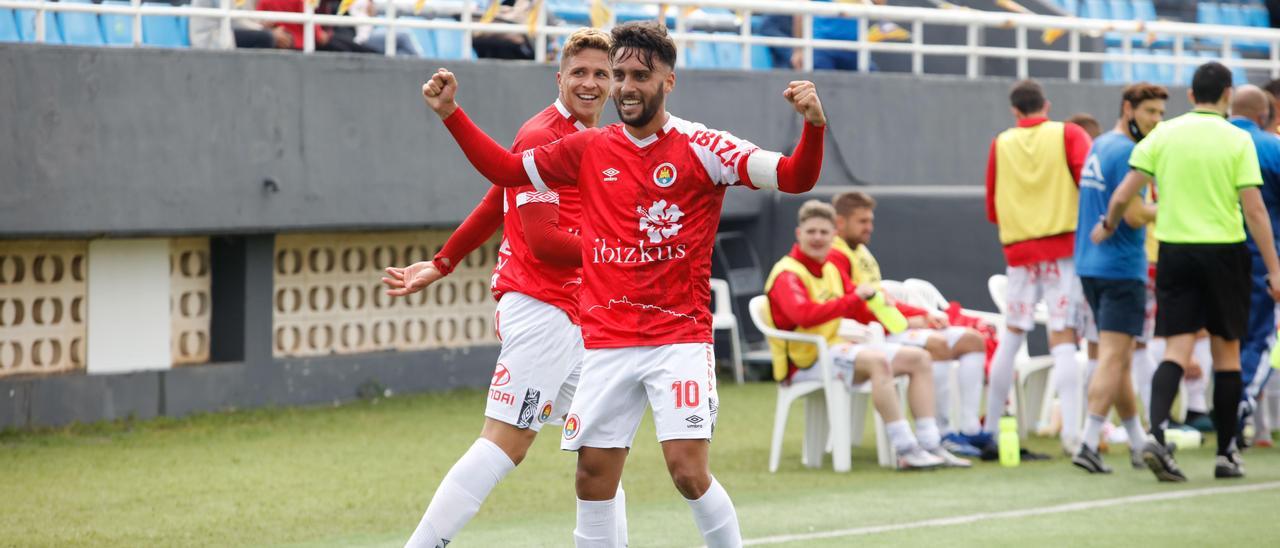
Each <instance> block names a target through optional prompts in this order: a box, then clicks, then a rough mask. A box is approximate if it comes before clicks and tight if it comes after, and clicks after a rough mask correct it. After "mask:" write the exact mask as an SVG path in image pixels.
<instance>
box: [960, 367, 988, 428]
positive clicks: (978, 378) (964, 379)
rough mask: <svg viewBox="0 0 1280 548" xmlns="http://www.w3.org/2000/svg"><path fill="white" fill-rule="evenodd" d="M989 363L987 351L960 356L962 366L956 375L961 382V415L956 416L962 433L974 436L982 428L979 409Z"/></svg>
mask: <svg viewBox="0 0 1280 548" xmlns="http://www.w3.org/2000/svg"><path fill="white" fill-rule="evenodd" d="M986 365H987V353H986V352H970V353H968V354H965V355H963V356H960V368H959V369H957V370H956V377H957V378H958V379H957V380H959V381H960V382H958V383H957V384H959V385H960V386H959V392H960V394H959V396H960V416H959V417H957V418H956V423H957V424H956V426H957V427H958V428H957V429H958V430H960V433H961V434H965V435H969V436H972V435H974V434H977V433H978V432H980V431H981V430H982V423H981V422H979V421H978V411H980V409H979V408H980V407H982V381H983V378H984V377H986V376H987V372H986V370H985V369H984V368H985V367H986Z"/></svg>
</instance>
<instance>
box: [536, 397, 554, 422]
mask: <svg viewBox="0 0 1280 548" xmlns="http://www.w3.org/2000/svg"><path fill="white" fill-rule="evenodd" d="M550 418H551V402H547V403H544V404H542V412H541V413H539V414H538V422H547V420H548V419H550Z"/></svg>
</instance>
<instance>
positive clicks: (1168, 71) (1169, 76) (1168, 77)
mask: <svg viewBox="0 0 1280 548" xmlns="http://www.w3.org/2000/svg"><path fill="white" fill-rule="evenodd" d="M1152 51H1153V52H1154V53H1155V54H1156V55H1157V56H1160V57H1168V58H1170V60H1172V58H1173V52H1171V51H1169V50H1167V49H1157V50H1152ZM1174 72H1175V70H1174V66H1173V63H1165V64H1157V65H1156V81H1155V83H1157V84H1164V85H1168V86H1171V85H1173V84H1174V83H1175V82H1174V81H1173V73H1174Z"/></svg>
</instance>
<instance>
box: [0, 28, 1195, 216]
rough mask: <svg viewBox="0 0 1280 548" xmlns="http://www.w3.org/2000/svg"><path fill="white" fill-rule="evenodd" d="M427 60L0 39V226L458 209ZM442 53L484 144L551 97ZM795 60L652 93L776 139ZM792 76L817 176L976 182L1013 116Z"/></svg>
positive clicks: (1069, 94)
mask: <svg viewBox="0 0 1280 548" xmlns="http://www.w3.org/2000/svg"><path fill="white" fill-rule="evenodd" d="M434 68H435V64H433V63H430V62H428V61H420V60H406V59H386V58H384V57H380V56H373V55H365V56H343V55H314V56H310V57H306V58H303V57H300V56H298V55H296V54H293V53H289V52H270V51H267V52H249V51H238V52H205V51H173V50H160V49H141V48H139V49H90V48H66V47H51V46H36V45H29V44H5V45H0V74H5V75H15V77H11V78H9V77H7V78H0V127H2V128H4V130H3V131H0V188H3V189H4V192H2V193H0V237H29V236H36V235H54V236H84V235H95V234H111V235H129V234H156V233H160V234H175V233H198V234H208V233H226V232H235V233H239V232H277V231H287V230H300V229H331V228H373V227H379V228H391V227H409V226H423V225H436V226H448V225H452V224H456V223H457V222H458V221H460V220H461V219H462V218H463V216H464V215H465V214H466V213H467V212H468V211H470V209H471V206H472V205H474V203H475V202H476V201H477V200H478V199H479V197H480V196H481V195H483V193H484V191H485V188H486V187H487V183H486V182H484V181H482V180H481V179H480V178H479V177H478V176H477V175H476V174H475V173H474V172H473V171H472V168H471V167H470V166H469V165H468V164H467V162H466V161H465V159H464V157H463V156H462V154H461V153H460V152H459V151H458V149H457V146H456V145H455V144H454V143H453V141H452V139H451V138H450V137H449V136H448V134H447V133H446V132H445V131H444V130H443V128H442V126H441V125H440V123H439V121H438V120H436V119H435V117H434V116H433V115H432V114H430V112H429V111H428V110H427V109H426V108H425V107H424V106H423V105H422V102H421V98H420V96H419V94H420V86H421V82H422V81H423V79H424V77H425V76H426V75H427V74H429V73H430V71H431V70H433V69H434ZM452 68H453V69H455V70H456V72H457V73H458V75H459V78H460V81H461V84H462V93H463V95H462V99H461V102H462V103H463V104H464V105H466V106H467V107H468V108H469V111H470V112H471V114H472V116H473V118H474V119H475V120H476V121H477V122H478V123H479V124H480V126H481V127H483V128H485V129H486V130H488V131H490V132H491V133H492V134H493V135H494V137H495V138H497V139H498V140H499V141H502V142H509V141H510V139H511V138H512V137H513V135H514V133H515V131H516V129H517V128H518V125H519V124H520V123H521V122H522V121H523V120H524V119H525V118H527V117H528V116H529V115H530V114H532V113H533V112H536V111H537V110H539V109H541V108H543V107H544V106H546V105H547V104H548V103H549V102H550V101H551V100H552V99H553V98H554V95H555V88H554V86H553V83H552V82H553V78H552V74H553V71H552V70H553V69H552V68H551V67H548V66H537V65H532V64H525V63H497V62H475V63H470V62H455V63H453V64H452ZM795 77H796V75H795V74H792V73H787V72H767V73H764V72H721V71H695V70H687V71H681V72H680V73H679V75H678V81H677V90H676V91H675V93H674V94H673V95H672V96H671V98H670V110H671V111H672V112H673V113H676V114H677V115H682V116H685V117H688V118H692V119H697V120H699V121H702V122H704V123H706V124H708V125H710V126H713V127H719V128H722V129H726V130H729V131H731V132H733V133H735V134H737V135H740V136H743V137H746V138H748V139H750V140H752V141H755V142H756V143H757V144H759V145H761V146H763V147H765V148H771V149H780V150H789V149H790V147H791V146H792V145H793V144H794V142H795V139H796V137H797V135H798V131H799V128H800V121H799V118H798V117H797V116H796V115H795V114H794V112H793V111H792V110H791V109H790V108H789V107H788V105H787V104H786V103H785V102H784V101H783V99H782V98H781V97H780V93H781V90H782V89H783V88H784V86H785V85H786V82H787V81H789V80H791V79H792V78H795ZM806 77H808V78H812V79H813V80H814V81H816V82H817V83H818V86H819V89H820V91H821V93H822V97H823V104H824V106H825V107H826V108H827V110H828V112H829V118H830V121H831V131H830V133H829V138H828V149H827V161H826V166H825V169H824V172H823V179H822V184H826V185H838V184H849V183H851V182H854V181H863V182H867V183H871V184H882V185H976V184H981V182H982V177H983V169H984V165H985V162H986V149H987V145H988V142H989V139H990V137H992V136H994V135H995V134H996V133H997V132H998V131H999V130H1001V129H1003V128H1005V127H1007V126H1008V125H1010V122H1011V120H1010V116H1009V112H1008V106H1007V100H1006V91H1007V87H1008V85H1009V82H1008V81H1004V80H998V79H993V80H983V81H966V80H962V79H958V78H954V77H948V76H927V77H912V76H908V75H888V74H881V75H868V76H863V75H858V74H851V73H836V72H826V73H815V74H812V75H808V76H806ZM1047 87H1048V92H1049V95H1050V98H1051V100H1052V101H1053V103H1054V112H1055V113H1058V114H1061V115H1064V116H1065V115H1066V114H1068V113H1071V112H1076V111H1087V112H1093V113H1095V114H1096V115H1098V116H1099V118H1100V119H1103V123H1104V124H1106V123H1108V122H1109V121H1110V120H1111V119H1112V117H1113V116H1114V115H1113V114H1111V113H1113V112H1114V111H1115V110H1116V109H1115V105H1116V103H1117V101H1116V96H1117V90H1116V88H1114V87H1110V86H1103V85H1101V84H1067V83H1059V82H1054V83H1049V84H1048V85H1047ZM1178 96H1179V95H1178V94H1175V97H1178ZM1180 103H1181V100H1175V101H1174V104H1172V105H1170V111H1171V112H1178V111H1180V110H1181V109H1182V108H1183V107H1184V106H1185V105H1182V104H1180ZM747 113H749V114H747ZM610 118H612V114H610ZM267 179H272V180H274V181H276V182H277V183H278V188H279V190H278V192H273V191H272V190H270V189H268V188H266V187H265V186H264V184H263V183H264V181H265V180H267ZM122 197H127V198H122ZM761 199H762V198H760V197H758V196H753V195H735V196H734V197H733V198H732V199H731V201H730V204H729V207H728V210H727V212H728V214H729V215H730V216H738V217H749V216H752V215H754V214H755V213H756V212H757V211H758V209H759V207H760V204H761V203H762V202H761Z"/></svg>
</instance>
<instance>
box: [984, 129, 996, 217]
mask: <svg viewBox="0 0 1280 548" xmlns="http://www.w3.org/2000/svg"><path fill="white" fill-rule="evenodd" d="M987 220H988V221H991V222H992V223H996V222H998V221H997V219H996V140H995V139H992V140H991V153H990V154H988V155H987Z"/></svg>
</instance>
